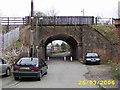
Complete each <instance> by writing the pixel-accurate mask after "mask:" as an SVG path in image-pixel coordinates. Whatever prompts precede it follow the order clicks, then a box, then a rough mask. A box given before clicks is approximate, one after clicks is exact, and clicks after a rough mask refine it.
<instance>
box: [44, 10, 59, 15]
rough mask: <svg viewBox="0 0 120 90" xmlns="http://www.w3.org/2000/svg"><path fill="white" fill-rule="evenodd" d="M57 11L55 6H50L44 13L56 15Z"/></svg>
mask: <svg viewBox="0 0 120 90" xmlns="http://www.w3.org/2000/svg"><path fill="white" fill-rule="evenodd" d="M57 13H58V12H57V11H56V9H55V8H52V9H51V10H49V11H47V12H46V14H47V16H56V15H57Z"/></svg>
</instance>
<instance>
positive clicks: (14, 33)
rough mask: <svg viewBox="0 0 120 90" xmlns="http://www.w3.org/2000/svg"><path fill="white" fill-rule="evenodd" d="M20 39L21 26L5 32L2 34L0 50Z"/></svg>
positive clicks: (0, 35)
mask: <svg viewBox="0 0 120 90" xmlns="http://www.w3.org/2000/svg"><path fill="white" fill-rule="evenodd" d="M17 40H19V27H18V28H15V29H14V30H11V31H9V32H8V33H5V34H2V33H1V34H0V42H1V43H0V50H4V49H6V48H7V47H9V46H11V45H12V44H13V43H14V42H16V41H17Z"/></svg>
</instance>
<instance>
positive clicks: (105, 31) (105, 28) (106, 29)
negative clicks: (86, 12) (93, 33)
mask: <svg viewBox="0 0 120 90" xmlns="http://www.w3.org/2000/svg"><path fill="white" fill-rule="evenodd" d="M91 26H92V27H93V28H94V29H96V30H98V31H99V32H100V33H102V35H103V36H105V37H106V38H107V39H108V40H109V41H110V42H111V43H112V44H115V43H117V31H116V28H115V26H114V25H99V24H98V25H91Z"/></svg>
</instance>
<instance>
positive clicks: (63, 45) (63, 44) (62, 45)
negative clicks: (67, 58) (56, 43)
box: [61, 42, 66, 52]
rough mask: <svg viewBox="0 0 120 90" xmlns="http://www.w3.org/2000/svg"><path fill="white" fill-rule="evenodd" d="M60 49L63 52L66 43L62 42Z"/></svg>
mask: <svg viewBox="0 0 120 90" xmlns="http://www.w3.org/2000/svg"><path fill="white" fill-rule="evenodd" d="M61 49H62V51H63V52H64V51H66V44H65V43H64V42H63V43H62V44H61Z"/></svg>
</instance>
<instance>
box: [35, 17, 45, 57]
mask: <svg viewBox="0 0 120 90" xmlns="http://www.w3.org/2000/svg"><path fill="white" fill-rule="evenodd" d="M42 19H43V17H40V18H36V28H35V29H36V50H37V52H36V53H37V54H36V55H37V57H38V23H39V20H40V21H41V20H42Z"/></svg>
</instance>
